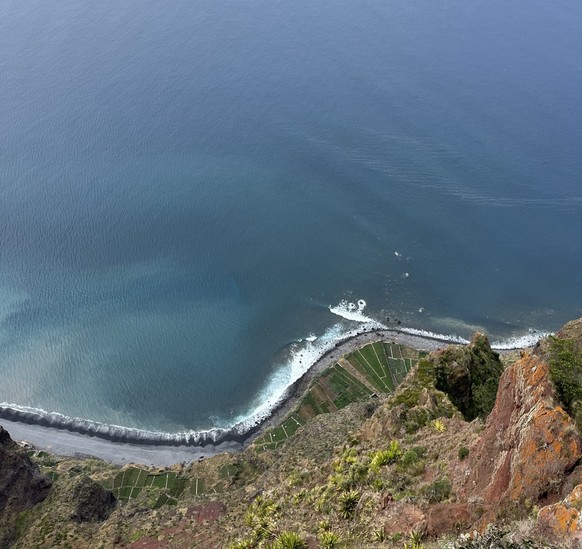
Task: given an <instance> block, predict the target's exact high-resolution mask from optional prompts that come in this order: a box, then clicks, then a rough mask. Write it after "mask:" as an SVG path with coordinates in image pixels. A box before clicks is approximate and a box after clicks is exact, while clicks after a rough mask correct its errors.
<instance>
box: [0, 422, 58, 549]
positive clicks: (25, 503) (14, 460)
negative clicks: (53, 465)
mask: <svg viewBox="0 0 582 549" xmlns="http://www.w3.org/2000/svg"><path fill="white" fill-rule="evenodd" d="M51 484H52V483H51V481H50V479H48V478H47V477H45V476H44V475H42V474H41V473H40V471H39V468H38V466H37V465H35V464H34V463H33V462H32V461H31V460H30V458H29V457H28V456H27V455H26V452H25V451H24V450H23V449H22V448H20V446H18V444H16V443H15V442H14V441H13V440H12V439H11V438H10V435H9V434H8V432H7V431H5V430H4V429H3V428H2V427H0V524H1V525H2V527H1V528H0V547H5V546H7V545H8V544H9V542H10V540H11V539H12V537H13V536H14V535H15V534H17V533H18V532H15V530H16V529H17V526H18V523H19V518H20V520H22V513H24V512H25V511H26V510H27V509H30V508H31V507H33V506H34V505H35V504H36V503H38V502H40V501H42V500H43V499H45V498H46V496H47V495H48V492H49V490H50V487H51Z"/></svg>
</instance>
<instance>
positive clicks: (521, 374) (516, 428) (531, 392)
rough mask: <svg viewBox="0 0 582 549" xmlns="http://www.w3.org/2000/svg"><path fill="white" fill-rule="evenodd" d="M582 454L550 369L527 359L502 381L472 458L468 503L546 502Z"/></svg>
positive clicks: (463, 491) (464, 491) (461, 489)
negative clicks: (553, 382) (552, 379)
mask: <svg viewBox="0 0 582 549" xmlns="http://www.w3.org/2000/svg"><path fill="white" fill-rule="evenodd" d="M581 455H582V440H581V439H580V436H579V435H578V433H577V432H576V429H575V426H574V423H573V421H572V419H571V418H570V416H568V414H567V413H566V412H565V411H564V410H563V409H562V408H561V407H560V406H557V405H556V404H555V397H554V389H553V387H552V385H551V383H550V381H549V377H548V366H547V364H546V363H545V362H544V361H543V360H541V359H540V358H539V357H537V356H534V355H529V354H525V355H524V356H523V357H522V358H521V359H520V360H519V361H518V362H516V363H515V364H513V365H512V366H510V367H509V368H507V370H505V372H504V373H503V375H502V376H501V379H500V382H499V390H498V393H497V400H496V402H495V406H494V408H493V411H492V412H491V414H490V415H489V417H488V418H487V423H486V427H485V430H484V432H483V434H482V436H481V437H480V438H479V439H478V440H477V441H476V443H475V444H474V445H473V447H472V448H471V451H470V456H469V458H468V463H467V466H468V471H469V472H468V475H467V476H466V477H465V479H464V482H463V483H462V485H460V486H456V487H455V489H456V492H457V496H458V497H459V496H460V497H462V498H463V499H464V500H465V501H479V500H481V501H484V502H487V503H488V504H490V505H494V506H495V505H496V504H500V503H502V502H508V501H510V502H523V501H525V500H526V499H528V500H530V501H531V502H540V503H541V502H542V501H544V500H546V501H547V498H548V497H551V496H552V495H555V496H556V497H557V495H558V494H559V491H560V488H561V486H562V484H563V483H564V480H565V478H566V476H567V475H568V473H569V472H570V471H571V470H572V469H573V468H574V467H575V465H576V463H577V461H578V459H579V458H580V456H581Z"/></svg>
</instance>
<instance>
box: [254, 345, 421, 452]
mask: <svg viewBox="0 0 582 549" xmlns="http://www.w3.org/2000/svg"><path fill="white" fill-rule="evenodd" d="M423 356H425V353H422V352H419V351H416V350H414V349H411V348H409V347H405V346H403V345H398V344H396V343H384V342H381V341H377V342H374V343H369V344H367V345H365V346H364V347H362V348H360V349H357V350H356V351H354V352H353V353H350V354H348V355H345V356H344V357H342V358H340V359H339V360H338V362H337V363H336V364H334V365H333V366H332V367H331V368H328V369H327V370H326V371H325V372H323V373H322V374H321V375H320V376H319V377H318V378H316V379H315V380H314V382H313V383H312V385H311V387H310V388H309V391H308V392H307V394H306V395H305V396H304V397H303V399H302V400H301V402H300V403H299V405H298V407H297V409H296V410H295V411H294V412H293V413H292V414H291V415H290V416H289V417H288V418H287V419H286V420H285V421H284V422H283V423H282V424H281V425H279V426H278V427H276V428H274V429H271V430H270V431H268V432H267V433H265V434H264V435H263V436H261V437H259V438H258V439H257V440H255V442H254V444H255V445H256V446H257V447H259V448H261V449H263V450H267V449H274V448H277V446H279V445H280V444H281V443H282V442H284V441H285V440H286V439H288V438H289V437H291V436H293V435H294V434H295V432H296V431H297V429H299V427H301V426H302V425H304V424H305V422H306V421H309V419H311V418H313V417H315V416H317V415H319V414H326V413H329V412H334V411H336V410H339V409H340V408H343V407H345V406H347V405H348V404H350V403H352V402H358V401H362V400H365V399H367V398H370V397H371V396H373V395H378V394H386V393H391V392H392V391H393V390H394V388H395V387H396V386H398V385H399V384H400V383H401V382H402V380H403V379H404V377H405V376H406V374H407V373H408V372H409V371H410V370H411V369H412V367H413V366H414V365H415V364H416V363H417V362H418V361H419V359H420V358H422V357H423Z"/></svg>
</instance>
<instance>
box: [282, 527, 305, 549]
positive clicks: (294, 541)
mask: <svg viewBox="0 0 582 549" xmlns="http://www.w3.org/2000/svg"><path fill="white" fill-rule="evenodd" d="M306 547H307V543H306V542H305V540H304V539H303V538H302V537H301V536H300V535H299V534H297V533H295V532H287V531H285V532H281V533H280V534H279V536H278V537H277V540H276V541H275V549H305V548H306Z"/></svg>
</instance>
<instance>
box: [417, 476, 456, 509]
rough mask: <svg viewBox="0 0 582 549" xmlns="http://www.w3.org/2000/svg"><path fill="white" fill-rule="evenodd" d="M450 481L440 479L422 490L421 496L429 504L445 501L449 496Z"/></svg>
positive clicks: (443, 478) (444, 478)
mask: <svg viewBox="0 0 582 549" xmlns="http://www.w3.org/2000/svg"><path fill="white" fill-rule="evenodd" d="M451 488H452V486H451V481H450V480H449V479H448V478H447V477H442V478H439V479H437V480H435V481H434V482H432V483H431V484H429V485H427V486H425V487H424V488H423V489H422V495H424V497H425V498H426V499H427V501H428V502H429V503H438V502H440V501H445V500H446V499H448V498H449V496H450V495H451Z"/></svg>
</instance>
